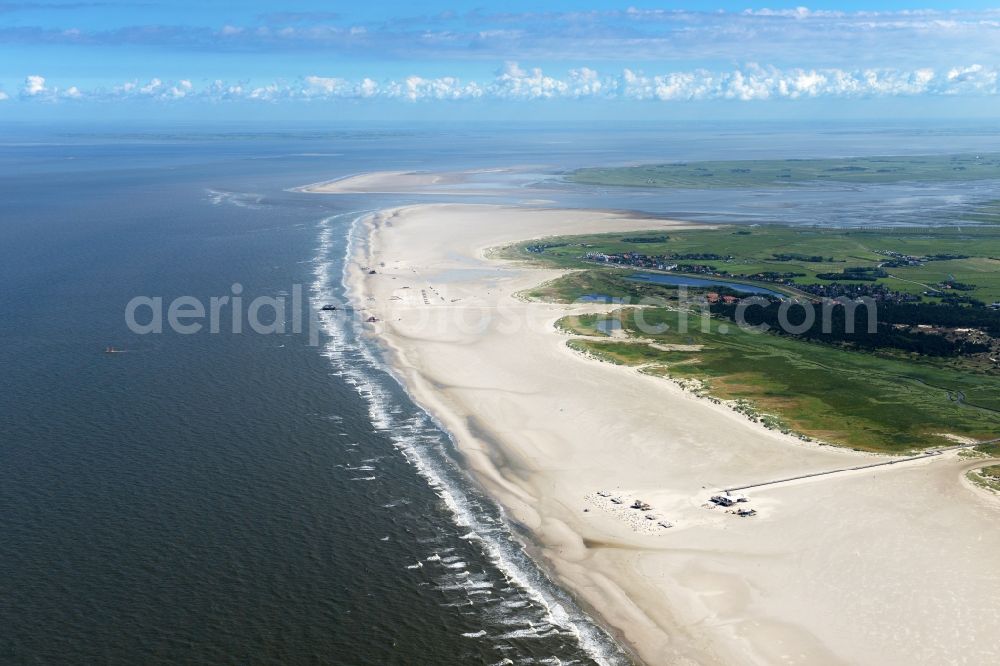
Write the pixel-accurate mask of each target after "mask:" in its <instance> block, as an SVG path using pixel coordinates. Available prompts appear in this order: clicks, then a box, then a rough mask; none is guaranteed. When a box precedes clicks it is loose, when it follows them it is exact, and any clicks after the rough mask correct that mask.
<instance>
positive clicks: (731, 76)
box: [0, 62, 1000, 102]
mask: <svg viewBox="0 0 1000 666" xmlns="http://www.w3.org/2000/svg"><path fill="white" fill-rule="evenodd" d="M0 94H3V93H0ZM998 94H1000V68H998V67H995V66H986V65H982V64H971V65H962V66H953V67H948V68H943V69H940V70H938V69H933V68H929V67H919V68H915V69H894V68H864V69H853V70H848V69H839V68H796V67H791V68H780V67H774V66H762V65H758V64H754V63H750V64H747V65H745V66H743V67H740V68H735V69H731V70H725V71H717V70H709V69H694V70H682V71H672V72H666V73H660V74H646V73H644V72H642V71H641V70H636V69H629V68H626V69H623V70H621V71H620V73H601V72H599V71H598V70H596V69H593V68H590V67H577V68H574V69H570V70H569V71H568V72H566V74H565V75H563V76H554V75H550V74H546V73H545V72H543V71H542V69H541V68H538V67H532V68H526V67H522V66H521V65H519V64H518V63H516V62H507V63H505V64H504V66H503V67H502V68H500V69H499V70H498V71H497V72H496V73H495V75H494V76H493V77H492V78H489V79H485V80H463V79H460V78H458V77H454V76H439V77H423V76H419V75H416V74H414V75H410V76H406V77H403V78H399V79H389V80H383V81H377V80H375V79H373V78H371V77H363V78H360V79H347V78H341V77H337V76H321V75H317V74H312V75H309V76H305V77H302V78H300V79H295V80H291V81H271V82H267V81H262V82H255V83H253V84H251V83H250V82H248V81H238V82H225V81H222V80H215V81H212V82H210V83H207V84H202V85H196V84H195V83H194V82H193V81H192V80H190V79H178V80H176V81H165V80H163V79H160V78H158V77H154V78H152V79H149V80H148V81H146V82H140V81H135V80H133V81H126V82H124V83H121V84H119V85H116V86H113V87H111V88H104V87H99V88H93V89H81V88H79V87H77V86H75V85H70V86H67V87H65V88H59V87H54V86H51V85H50V84H49V83H48V81H47V80H46V79H45V77H43V76H39V75H31V76H28V77H27V78H26V79H25V81H24V85H23V86H22V88H21V91H20V97H21V99H22V100H24V101H30V100H45V101H57V100H63V99H67V100H68V99H73V100H91V101H127V100H133V99H134V100H138V99H145V100H153V101H162V102H171V101H172V102H176V101H180V100H202V101H210V102H221V101H226V100H252V101H263V102H278V101H287V100H313V101H316V102H323V101H336V100H349V99H353V100H379V99H381V100H400V101H406V102H420V101H424V100H451V101H457V100H480V99H485V100H494V101H512V102H515V101H531V100H550V99H563V100H581V99H612V100H613V99H618V100H632V101H644V100H649V101H660V102H683V101H706V100H733V101H742V102H753V101H762V100H776V99H786V100H797V99H809V98H821V97H826V98H864V97H899V96H909V97H917V96H928V95H929V96H935V95H947V96H955V95H966V96H970V95H972V96H984V95H998ZM5 98H6V95H5V96H4V98H0V99H5Z"/></svg>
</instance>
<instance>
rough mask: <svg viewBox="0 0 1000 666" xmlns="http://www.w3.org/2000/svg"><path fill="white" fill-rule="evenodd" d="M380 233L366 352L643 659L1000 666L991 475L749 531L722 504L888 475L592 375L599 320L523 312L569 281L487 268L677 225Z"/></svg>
mask: <svg viewBox="0 0 1000 666" xmlns="http://www.w3.org/2000/svg"><path fill="white" fill-rule="evenodd" d="M367 185H369V186H370V185H371V183H367ZM356 186H358V184H357V183H354V184H352V185H351V186H350V187H352V188H353V187H356ZM418 186H419V184H417V183H414V184H413V187H418ZM340 187H345V186H344V185H341V186H340ZM317 191H320V190H317ZM322 191H331V190H329V189H327V190H322ZM348 191H357V190H354V189H351V190H348ZM366 224H367V234H366V236H367V240H366V242H365V243H364V244H362V245H361V246H359V247H358V248H357V254H356V256H355V257H354V258H353V261H352V263H351V265H350V266H349V268H348V283H349V287H350V291H351V294H350V295H351V298H352V300H353V302H354V303H355V304H356V305H357V306H359V307H363V308H365V315H366V316H368V315H371V316H374V317H376V318H377V319H378V321H377V322H375V323H370V324H366V326H367V327H368V329H369V331H370V334H371V335H372V336H375V337H376V338H377V339H378V341H379V342H380V343H381V344H382V345H384V348H385V349H386V351H387V354H388V356H389V358H390V360H391V363H392V365H393V367H394V368H395V369H396V371H397V372H398V373H399V375H400V377H401V379H402V380H403V381H404V383H405V384H406V386H407V387H408V388H409V390H410V391H411V394H412V395H413V396H414V398H415V399H416V400H417V401H418V402H419V403H420V404H421V406H423V407H424V408H425V409H427V410H428V411H429V412H430V413H432V414H433V415H434V416H435V417H437V418H438V419H439V420H440V422H441V423H442V424H444V425H445V427H446V428H447V429H448V430H449V431H450V432H451V433H452V435H453V436H454V438H455V440H456V443H457V446H458V448H459V451H460V452H461V455H462V456H463V463H464V464H465V465H466V466H467V468H468V469H469V470H470V472H471V473H472V474H473V476H474V477H475V478H476V479H477V480H478V481H479V482H480V483H481V484H482V485H483V487H484V488H485V489H486V490H487V491H488V492H489V493H490V494H491V495H492V496H493V497H495V498H496V499H497V500H498V501H499V502H500V503H501V505H502V506H503V507H504V509H505V510H506V512H507V514H508V516H509V518H510V520H511V522H512V523H513V524H514V525H515V526H517V527H518V528H520V529H521V530H523V531H524V532H525V533H526V534H527V535H528V536H529V538H530V540H531V542H532V543H533V544H534V548H535V550H536V553H537V554H538V556H539V557H540V558H541V560H542V563H543V565H544V566H545V567H546V569H547V570H548V571H549V572H550V573H551V575H552V577H553V579H554V580H556V581H557V582H558V583H560V584H561V585H563V586H564V587H565V588H566V589H568V590H569V591H570V592H571V593H572V594H573V595H574V596H575V597H576V598H577V599H578V600H579V601H580V603H581V605H582V606H583V607H584V608H586V609H587V610H588V611H589V612H591V613H592V614H594V615H595V617H597V618H598V619H599V621H600V622H601V623H602V624H603V625H604V626H606V627H607V628H608V629H609V631H611V632H612V633H613V634H614V635H615V636H616V637H617V638H618V639H619V640H620V641H621V642H622V643H623V644H625V645H626V646H628V648H629V649H630V650H632V651H633V652H634V654H635V655H636V656H637V657H638V659H640V660H641V661H643V662H645V663H648V664H777V663H783V664H872V665H875V664H877V665H880V666H885V665H893V664H900V665H901V664H914V663H923V664H994V663H1000V632H998V631H997V628H998V627H1000V603H998V602H997V599H1000V571H998V569H997V566H996V562H997V553H998V552H1000V531H998V530H996V529H995V526H996V524H997V522H996V521H997V520H998V518H1000V507H998V505H997V503H996V502H995V501H994V500H993V499H992V498H990V497H988V496H986V495H985V494H983V493H979V492H976V491H975V490H974V489H972V488H971V487H970V486H969V484H967V483H964V482H963V477H964V474H965V472H966V471H967V470H968V469H970V468H972V467H974V466H976V465H979V464H981V463H980V462H977V461H974V460H969V459H964V458H961V457H959V456H958V455H957V453H948V454H944V455H941V456H938V457H934V458H930V459H927V460H921V461H916V462H913V463H907V464H905V465H904V464H900V465H894V466H889V467H882V468H874V469H871V470H864V471H859V472H854V473H848V474H841V475H834V476H827V477H818V478H816V479H807V480H801V481H796V482H791V483H786V484H777V485H774V486H768V487H764V488H759V489H751V490H748V491H746V492H747V494H748V495H749V496H750V500H751V501H750V503H749V504H748V505H747V506H750V507H752V508H755V509H756V510H757V511H758V515H757V516H754V517H753V518H739V517H737V516H735V515H732V514H729V513H726V510H725V509H722V508H707V506H706V503H707V500H708V499H709V497H710V496H711V495H712V494H713V492H714V491H716V490H717V489H719V488H723V487H731V486H736V485H743V484H749V483H754V482H760V481H766V480H771V479H778V478H785V477H791V476H796V475H799V474H806V473H811V472H818V471H823V470H828V469H836V468H841V467H848V466H852V465H858V464H863V463H865V462H872V461H876V460H877V458H875V457H872V456H869V455H864V454H859V453H855V452H852V451H848V450H844V449H838V448H834V447H824V446H818V445H816V444H807V443H803V442H800V441H799V440H797V439H794V438H791V437H787V436H783V435H780V434H777V433H775V432H772V431H768V430H766V429H764V428H762V427H760V426H758V425H755V424H752V423H750V422H749V421H747V420H746V419H745V418H744V417H742V416H740V415H738V414H736V413H734V412H732V411H731V410H729V409H727V408H725V407H723V406H719V405H715V404H712V403H710V402H709V401H706V400H704V399H700V398H697V397H694V396H692V395H691V394H689V393H686V392H684V391H682V390H681V389H680V388H679V387H677V386H676V385H674V384H673V383H671V382H669V381H666V380H663V379H657V378H653V377H649V376H646V375H642V374H639V373H638V372H636V371H634V370H631V369H628V368H624V367H620V366H614V365H610V364H605V363H600V362H598V361H594V360H591V359H588V358H584V357H583V356H580V355H578V354H576V353H575V352H573V351H572V350H570V349H569V348H568V347H567V346H566V340H567V336H566V335H565V334H563V333H560V332H558V331H556V329H555V328H554V326H553V324H554V322H555V321H556V320H557V319H559V318H560V317H562V316H565V315H567V314H574V313H580V312H585V311H595V310H596V309H597V308H599V307H602V306H594V305H592V304H591V305H557V304H549V303H536V302H526V301H525V300H523V299H521V298H518V297H517V296H516V294H518V292H521V291H522V290H524V289H527V288H529V287H532V286H534V285H537V284H539V283H541V282H544V281H546V280H549V279H552V278H553V277H555V276H556V275H558V273H557V272H554V271H549V270H541V269H537V268H529V267H525V266H522V265H518V264H515V263H512V262H505V261H501V260H495V259H491V258H489V256H488V252H487V250H488V249H489V248H495V247H499V246H503V245H506V244H509V243H512V242H515V241H520V240H525V239H531V238H539V237H543V236H546V235H553V234H568V233H581V234H582V233H592V232H598V231H615V230H639V229H642V230H649V229H660V228H678V226H680V225H683V224H684V223H680V222H671V221H666V220H654V219H648V218H642V217H629V216H627V215H623V214H615V213H609V212H600V211H578V210H576V211H566V210H542V209H530V208H516V207H500V206H483V205H478V206H476V205H446V204H435V205H426V206H413V207H407V208H401V209H393V210H387V211H382V212H380V213H377V214H374V215H371V216H370V217H369V218H368V219H367V220H366ZM371 270H374V271H375V273H374V274H372V273H370V271H371ZM614 499H621V500H622V504H617V503H614V502H613V500H614ZM635 499H642V500H643V501H645V502H647V503H649V504H650V505H651V506H652V510H651V511H649V512H646V513H649V514H650V515H655V516H656V517H657V518H656V520H646V519H645V516H644V515H643V513H644V512H641V511H638V510H636V509H629V508H628V505H629V504H631V503H632V501H634V500H635ZM661 522H663V523H665V524H669V525H672V527H665V526H663V525H661V524H660V523H661Z"/></svg>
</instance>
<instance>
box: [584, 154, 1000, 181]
mask: <svg viewBox="0 0 1000 666" xmlns="http://www.w3.org/2000/svg"><path fill="white" fill-rule="evenodd" d="M567 178H568V179H569V180H570V181H573V182H576V183H584V184H590V185H618V186H628V187H667V188H684V189H711V188H740V187H780V186H785V185H801V184H804V183H816V182H835V183H900V182H907V181H912V182H932V181H934V182H942V181H969V180H989V179H1000V154H996V153H992V154H982V155H927V156H912V157H856V158H846V159H815V160H730V161H705V162H677V163H672V164H647V165H640V166H629V167H610V168H586V169H578V170H576V171H574V172H573V173H571V174H570V175H569V176H568V177H567Z"/></svg>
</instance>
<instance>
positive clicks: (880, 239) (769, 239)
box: [505, 225, 1000, 303]
mask: <svg viewBox="0 0 1000 666" xmlns="http://www.w3.org/2000/svg"><path fill="white" fill-rule="evenodd" d="M533 246H534V247H536V249H537V247H538V246H544V250H543V251H542V252H529V251H528V250H527V248H528V247H533ZM886 250H890V251H894V252H899V253H902V254H908V255H914V256H928V255H952V256H957V255H964V256H965V257H966V258H962V259H948V260H939V261H929V262H927V263H925V264H924V265H922V266H906V267H899V268H886V269H885V271H886V272H887V273H889V275H890V276H891V277H884V278H878V279H877V280H876V282H877V283H882V284H884V285H885V286H886V287H888V288H890V289H892V290H894V291H900V292H907V293H913V294H918V295H919V294H922V293H923V292H925V291H927V290H928V287H934V286H935V285H937V284H938V283H941V282H944V281H946V280H954V281H956V282H960V283H963V284H968V285H972V286H973V289H972V290H970V291H962V292H956V293H961V295H963V296H971V297H974V298H977V299H979V300H982V301H984V302H987V303H992V302H994V301H1000V226H963V227H953V226H949V227H906V228H899V229H896V230H885V229H879V230H860V229H833V228H817V227H801V226H795V227H793V226H785V225H754V226H740V227H736V226H724V227H719V228H716V229H689V230H683V231H667V232H663V231H655V232H653V231H650V232H643V233H613V234H600V235H588V236H567V237H554V238H546V239H544V240H541V241H532V242H529V243H522V244H519V245H517V246H513V247H511V248H508V249H507V250H506V252H505V255H506V256H508V257H510V258H519V259H528V260H536V261H542V262H543V263H545V264H546V265H550V266H552V265H554V266H560V267H566V268H579V267H583V266H588V265H589V264H586V263H585V262H583V261H581V259H580V257H581V256H583V255H584V254H586V253H588V252H597V253H607V254H620V253H622V252H640V253H642V254H646V255H651V256H655V255H674V256H683V255H690V254H698V253H713V254H717V255H719V256H721V257H732V258H731V259H728V258H726V259H719V260H711V259H706V260H696V259H676V260H675V261H678V262H679V263H692V264H707V265H710V266H713V267H714V268H716V269H717V270H719V271H724V272H728V273H731V274H743V275H754V274H756V273H762V272H775V273H786V272H788V273H801V274H802V275H801V276H800V277H795V278H793V279H794V280H795V282H796V283H798V284H803V285H805V284H830V283H831V282H832V281H830V280H825V279H823V278H819V277H817V275H819V274H823V273H840V272H842V271H843V270H844V269H845V268H855V267H867V268H875V267H876V266H878V265H879V264H880V263H882V262H885V261H887V260H889V259H890V257H887V256H885V255H882V254H879V253H878V252H877V251H886ZM779 255H782V256H781V257H780V258H779ZM816 257H819V258H820V259H821V260H820V261H811V260H807V259H814V258H816ZM751 281H752V280H751ZM767 286H770V287H773V285H767ZM925 300H927V301H929V302H933V301H934V300H936V299H935V298H933V297H931V298H925Z"/></svg>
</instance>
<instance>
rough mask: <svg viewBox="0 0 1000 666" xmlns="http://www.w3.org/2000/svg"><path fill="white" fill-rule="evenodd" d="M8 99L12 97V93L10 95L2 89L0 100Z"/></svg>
mask: <svg viewBox="0 0 1000 666" xmlns="http://www.w3.org/2000/svg"><path fill="white" fill-rule="evenodd" d="M8 99H10V95H8V94H7V93H5V92H4V91H2V90H0V102H4V101H6V100H8Z"/></svg>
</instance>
